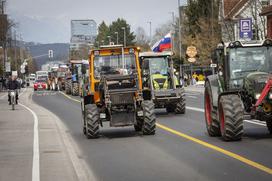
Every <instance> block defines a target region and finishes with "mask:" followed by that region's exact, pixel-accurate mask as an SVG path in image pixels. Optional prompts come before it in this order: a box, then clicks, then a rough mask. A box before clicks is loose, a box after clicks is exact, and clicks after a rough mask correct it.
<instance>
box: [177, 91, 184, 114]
mask: <svg viewBox="0 0 272 181" xmlns="http://www.w3.org/2000/svg"><path fill="white" fill-rule="evenodd" d="M185 112H186V103H185V96H184V95H182V96H181V97H180V99H179V101H178V102H177V105H176V108H175V113H176V114H185Z"/></svg>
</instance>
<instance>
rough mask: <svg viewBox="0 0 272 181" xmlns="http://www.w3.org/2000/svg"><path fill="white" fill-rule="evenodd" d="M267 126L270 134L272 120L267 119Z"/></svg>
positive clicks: (271, 132) (271, 131)
mask: <svg viewBox="0 0 272 181" xmlns="http://www.w3.org/2000/svg"><path fill="white" fill-rule="evenodd" d="M266 126H267V129H268V131H269V133H270V134H272V120H267V121H266Z"/></svg>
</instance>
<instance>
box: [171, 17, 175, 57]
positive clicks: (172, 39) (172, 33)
mask: <svg viewBox="0 0 272 181" xmlns="http://www.w3.org/2000/svg"><path fill="white" fill-rule="evenodd" d="M170 14H171V15H172V18H173V24H172V31H171V43H172V46H171V47H172V48H171V50H172V52H174V51H175V49H174V46H175V43H174V37H173V36H174V33H175V13H174V12H170Z"/></svg>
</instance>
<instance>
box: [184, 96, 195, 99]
mask: <svg viewBox="0 0 272 181" xmlns="http://www.w3.org/2000/svg"><path fill="white" fill-rule="evenodd" d="M186 97H188V98H193V99H197V97H196V96H186Z"/></svg>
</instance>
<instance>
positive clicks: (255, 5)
mask: <svg viewBox="0 0 272 181" xmlns="http://www.w3.org/2000/svg"><path fill="white" fill-rule="evenodd" d="M253 2H254V8H255V33H256V37H255V38H256V40H258V39H259V26H258V11H257V8H258V7H257V1H256V0H253Z"/></svg>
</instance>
